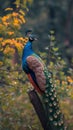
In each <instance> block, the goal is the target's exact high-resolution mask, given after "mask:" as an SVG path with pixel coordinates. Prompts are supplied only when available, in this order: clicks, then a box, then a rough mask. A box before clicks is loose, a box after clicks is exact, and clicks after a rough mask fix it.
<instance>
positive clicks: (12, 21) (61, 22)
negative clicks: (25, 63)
mask: <svg viewBox="0 0 73 130" xmlns="http://www.w3.org/2000/svg"><path fill="white" fill-rule="evenodd" d="M28 29H32V30H33V32H34V34H36V35H37V37H38V41H36V42H35V43H33V49H34V50H35V52H36V53H37V54H38V55H40V56H41V57H42V59H43V60H44V62H45V64H46V65H47V68H48V70H49V71H50V72H51V73H52V80H53V82H54V84H55V87H56V91H57V93H58V97H59V99H60V106H61V109H62V111H63V113H64V115H65V119H66V124H67V125H68V130H73V0H0V130H20V129H22V130H43V128H42V127H41V124H40V122H39V119H38V117H37V115H36V113H35V111H34V109H33V107H32V105H31V103H30V101H29V98H28V94H27V88H30V86H31V85H30V84H29V81H28V80H27V77H26V75H25V73H24V72H23V71H22V67H21V58H22V50H23V47H24V44H25V43H26V42H27V39H26V38H25V31H26V30H28Z"/></svg>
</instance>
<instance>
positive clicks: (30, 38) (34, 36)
mask: <svg viewBox="0 0 73 130" xmlns="http://www.w3.org/2000/svg"><path fill="white" fill-rule="evenodd" d="M25 35H26V37H28V39H29V41H30V42H33V41H36V40H37V36H36V35H34V34H33V33H32V30H27V31H26V34H25Z"/></svg>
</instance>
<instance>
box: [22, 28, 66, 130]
mask: <svg viewBox="0 0 73 130" xmlns="http://www.w3.org/2000/svg"><path fill="white" fill-rule="evenodd" d="M26 36H27V37H28V41H27V42H26V44H25V46H24V48H23V53H22V68H23V70H24V72H25V73H26V74H27V76H28V79H29V81H30V83H31V84H32V85H33V87H34V89H35V90H36V91H37V92H38V93H39V94H40V95H41V97H42V100H43V103H44V106H45V107H44V109H45V112H46V114H47V119H48V121H47V125H50V128H51V130H66V129H65V125H64V116H63V114H62V112H61V110H60V107H59V101H58V98H57V93H56V90H55V87H54V85H53V83H52V76H51V73H50V72H49V71H48V69H47V67H46V66H45V64H44V62H43V61H42V59H41V58H40V57H39V56H38V55H37V54H36V53H35V52H34V50H33V49H32V42H34V41H35V40H37V38H36V36H35V35H34V34H33V33H32V30H28V31H27V32H26Z"/></svg>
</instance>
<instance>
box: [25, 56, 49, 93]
mask: <svg viewBox="0 0 73 130" xmlns="http://www.w3.org/2000/svg"><path fill="white" fill-rule="evenodd" d="M26 61H27V64H28V66H29V68H30V69H31V70H32V71H33V72H34V73H35V77H36V81H37V84H38V86H39V88H40V89H41V90H42V91H44V90H45V85H46V77H45V75H44V64H43V63H42V62H41V61H40V60H39V59H38V58H37V57H35V56H28V57H27V59H26Z"/></svg>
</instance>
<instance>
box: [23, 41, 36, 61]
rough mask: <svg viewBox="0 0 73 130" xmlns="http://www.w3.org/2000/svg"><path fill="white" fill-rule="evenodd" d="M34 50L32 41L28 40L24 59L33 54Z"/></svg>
mask: <svg viewBox="0 0 73 130" xmlns="http://www.w3.org/2000/svg"><path fill="white" fill-rule="evenodd" d="M33 53H34V52H33V50H32V42H30V41H28V42H27V43H26V45H25V47H24V49H23V55H22V59H23V58H26V57H27V56H29V55H31V54H33Z"/></svg>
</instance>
